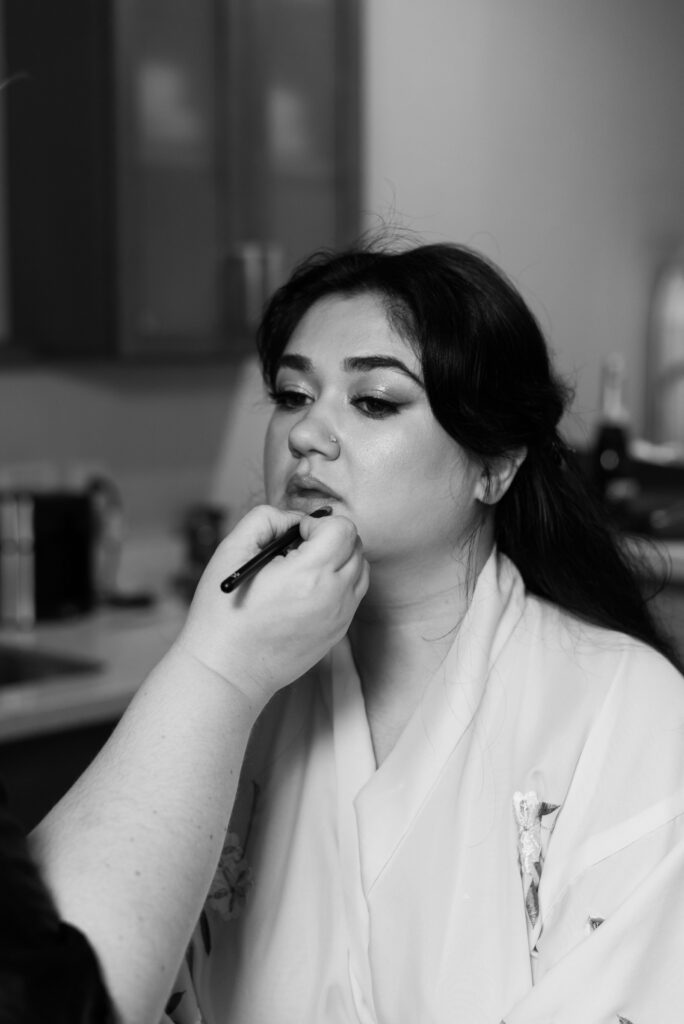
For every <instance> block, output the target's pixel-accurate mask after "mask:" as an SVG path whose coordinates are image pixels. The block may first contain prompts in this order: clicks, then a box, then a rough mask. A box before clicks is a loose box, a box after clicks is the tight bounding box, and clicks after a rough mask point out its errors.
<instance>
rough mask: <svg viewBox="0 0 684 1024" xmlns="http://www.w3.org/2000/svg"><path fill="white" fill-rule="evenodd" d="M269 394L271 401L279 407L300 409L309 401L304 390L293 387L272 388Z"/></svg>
mask: <svg viewBox="0 0 684 1024" xmlns="http://www.w3.org/2000/svg"><path fill="white" fill-rule="evenodd" d="M269 395H270V398H271V401H272V402H274V403H275V405H277V406H279V407H280V408H281V409H301V408H302V406H304V405H306V404H307V402H308V401H309V396H308V395H307V394H306V392H304V391H297V390H295V389H294V388H274V389H273V390H272V391H270V392H269Z"/></svg>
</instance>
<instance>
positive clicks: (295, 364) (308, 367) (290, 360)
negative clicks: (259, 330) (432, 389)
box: [278, 352, 425, 388]
mask: <svg viewBox="0 0 684 1024" xmlns="http://www.w3.org/2000/svg"><path fill="white" fill-rule="evenodd" d="M280 367H287V368H288V369H290V370H299V372H300V373H313V372H314V364H313V361H312V360H311V359H309V357H308V356H300V355H297V353H296V352H285V353H283V355H282V356H281V357H280V359H279V361H278V368H280ZM385 368H387V369H390V370H399V372H400V373H403V374H405V375H406V376H407V377H410V378H411V380H413V381H415V382H416V384H418V385H419V386H420V387H421V388H422V387H424V386H425V385H424V384H423V382H422V380H421V379H420V377H418V376H416V374H415V373H413V371H412V370H409V368H408V366H407V365H406V364H405V363H402V361H401V359H395V357H394V356H349V358H347V359H345V360H343V362H342V369H343V370H346V372H347V373H353V372H357V373H358V372H359V371H361V372H363V371H364V370H365V371H368V370H377V369H385Z"/></svg>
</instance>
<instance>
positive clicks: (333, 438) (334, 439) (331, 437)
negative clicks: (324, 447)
mask: <svg viewBox="0 0 684 1024" xmlns="http://www.w3.org/2000/svg"><path fill="white" fill-rule="evenodd" d="M330 443H331V444H337V438H336V437H335V435H334V434H331V435H330Z"/></svg>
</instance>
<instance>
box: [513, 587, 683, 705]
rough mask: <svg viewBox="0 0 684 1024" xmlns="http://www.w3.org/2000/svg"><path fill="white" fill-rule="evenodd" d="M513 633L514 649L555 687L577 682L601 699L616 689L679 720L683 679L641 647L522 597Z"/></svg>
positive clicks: (626, 636)
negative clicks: (525, 653) (673, 712)
mask: <svg viewBox="0 0 684 1024" xmlns="http://www.w3.org/2000/svg"><path fill="white" fill-rule="evenodd" d="M516 632H517V641H518V643H520V644H522V645H523V646H525V647H526V648H527V649H528V650H529V652H530V656H531V658H532V659H533V660H534V661H536V662H537V663H538V664H539V663H541V664H544V663H546V665H547V666H548V669H547V670H551V669H552V671H553V672H554V679H555V680H556V681H557V682H560V681H562V679H563V678H566V677H567V678H568V679H570V680H572V679H577V677H578V676H581V677H582V678H583V679H585V680H586V681H588V682H589V684H590V685H593V686H597V687H598V688H600V689H603V690H604V691H605V692H606V693H607V692H608V691H609V690H611V689H612V688H613V687H619V689H620V691H621V693H622V694H624V695H625V697H626V696H627V694H629V699H630V700H631V701H632V702H636V705H638V704H639V702H640V701H647V702H648V703H649V704H651V705H652V704H653V703H654V702H660V703H662V704H663V705H664V706H665V707H668V708H671V709H675V708H677V709H679V712H680V713H681V714H682V715H683V716H684V676H682V674H681V672H680V671H679V669H678V668H677V667H676V666H675V665H673V664H672V662H671V661H669V659H668V658H666V657H665V656H664V655H663V654H661V653H660V651H657V650H656V649H655V648H653V647H651V646H649V645H648V644H646V643H644V642H643V641H641V640H638V639H636V638H635V637H633V636H630V635H629V634H627V633H624V632H619V631H617V630H612V629H608V628H606V627H603V626H599V625H596V624H594V623H591V622H588V621H586V620H584V619H582V618H580V617H578V616H577V615H574V614H572V613H571V612H569V611H566V610H565V609H563V608H560V607H559V606H558V605H555V604H553V603H551V602H549V601H546V600H544V599H543V598H540V597H538V596H536V595H534V594H530V593H527V594H526V595H525V602H524V612H523V614H522V616H521V618H520V622H519V627H518V629H517V631H516ZM636 705H635V704H634V703H633V704H632V706H636Z"/></svg>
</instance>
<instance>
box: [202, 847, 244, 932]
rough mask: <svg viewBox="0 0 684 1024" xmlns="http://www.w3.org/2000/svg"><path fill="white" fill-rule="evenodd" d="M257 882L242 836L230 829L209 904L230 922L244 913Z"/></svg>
mask: <svg viewBox="0 0 684 1024" xmlns="http://www.w3.org/2000/svg"><path fill="white" fill-rule="evenodd" d="M253 884H254V881H253V878H252V872H251V869H250V867H249V865H248V864H247V862H246V860H245V858H244V852H243V849H242V845H241V843H240V838H239V836H237V835H236V834H235V832H229V833H228V835H227V836H226V841H225V843H224V846H223V852H222V853H221V857H220V858H219V862H218V867H217V868H216V874H215V875H214V880H213V882H212V883H211V888H210V889H209V895H208V896H207V904H208V906H209V907H211V909H212V910H215V911H216V912H217V913H218V914H220V916H221V917H222V918H223V919H224V921H230V920H231V919H232V918H235V917H239V916H240V913H241V912H242V908H243V907H244V905H245V900H246V899H247V894H248V892H249V890H250V889H251V888H252V885H253Z"/></svg>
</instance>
